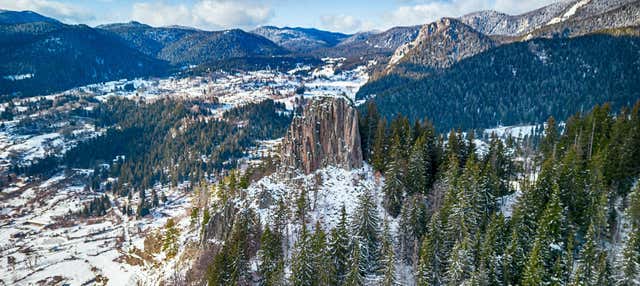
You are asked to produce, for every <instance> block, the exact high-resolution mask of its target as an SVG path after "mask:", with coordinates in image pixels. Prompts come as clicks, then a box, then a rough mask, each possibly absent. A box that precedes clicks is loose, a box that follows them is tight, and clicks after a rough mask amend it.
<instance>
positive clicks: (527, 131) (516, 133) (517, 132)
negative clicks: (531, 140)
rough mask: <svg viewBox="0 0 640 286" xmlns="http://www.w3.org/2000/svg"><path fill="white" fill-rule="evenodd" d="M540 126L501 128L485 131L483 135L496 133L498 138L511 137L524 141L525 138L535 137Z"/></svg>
mask: <svg viewBox="0 0 640 286" xmlns="http://www.w3.org/2000/svg"><path fill="white" fill-rule="evenodd" d="M539 126H540V125H516V126H499V127H495V128H489V129H485V130H484V132H483V133H484V134H485V135H488V136H490V135H491V134H493V133H495V134H496V136H498V138H507V137H509V136H511V137H513V138H518V139H522V138H524V137H525V136H531V135H533V132H534V131H535V129H536V128H537V127H539Z"/></svg>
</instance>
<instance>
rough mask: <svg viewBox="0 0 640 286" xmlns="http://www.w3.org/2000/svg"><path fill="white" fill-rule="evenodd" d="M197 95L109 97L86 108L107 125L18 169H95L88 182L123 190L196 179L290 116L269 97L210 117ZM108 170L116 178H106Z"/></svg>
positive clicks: (279, 128)
mask: <svg viewBox="0 0 640 286" xmlns="http://www.w3.org/2000/svg"><path fill="white" fill-rule="evenodd" d="M210 112H211V111H210V106H209V105H207V104H206V103H202V102H199V101H180V100H171V99H162V100H157V101H154V102H153V103H143V102H138V101H134V100H127V99H118V98H110V99H109V100H108V101H107V102H105V103H103V104H100V105H99V106H98V107H97V108H95V109H94V110H92V111H86V110H85V111H83V116H85V117H88V118H92V119H93V120H95V122H96V126H99V127H105V128H106V129H107V130H106V131H105V132H104V133H102V134H100V135H98V136H96V137H94V138H91V139H88V140H86V141H83V142H81V143H79V144H78V145H76V146H75V147H73V148H72V149H70V150H69V151H67V152H66V153H65V155H64V157H62V158H59V157H57V156H50V157H47V158H44V159H42V160H40V161H39V162H38V163H36V164H34V165H32V166H28V167H20V168H18V167H16V171H18V172H22V173H26V174H30V175H37V174H38V172H50V171H51V170H55V169H56V168H57V166H59V165H64V166H66V167H70V168H85V169H87V168H90V169H94V174H93V178H92V182H91V184H90V186H92V187H93V188H94V189H97V188H105V189H104V190H109V191H112V192H114V193H116V194H118V195H121V196H127V195H128V194H129V192H131V191H141V190H146V189H150V188H151V187H153V186H154V185H155V184H157V183H163V184H165V183H171V184H173V185H177V184H178V183H180V182H183V181H186V180H190V181H193V182H198V181H201V180H205V179H208V178H209V177H208V176H211V175H213V174H215V173H216V172H219V171H220V170H222V169H223V168H230V167H233V166H235V164H236V161H237V159H239V158H241V157H244V156H245V150H246V148H248V147H250V146H253V144H254V142H255V140H262V139H273V138H278V137H281V136H283V135H284V133H285V132H286V128H287V127H288V125H289V123H290V121H291V116H290V115H289V114H288V113H287V112H285V106H284V105H283V104H280V103H276V102H274V101H271V100H267V101H263V102H261V103H255V104H248V105H246V106H243V107H240V108H238V109H231V110H229V111H226V112H225V113H224V114H223V116H222V119H221V120H217V119H212V118H211V117H210V115H211V113H210ZM107 178H117V180H116V181H114V182H108V183H107V184H101V182H103V181H105V180H106V179H107Z"/></svg>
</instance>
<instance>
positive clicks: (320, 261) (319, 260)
mask: <svg viewBox="0 0 640 286" xmlns="http://www.w3.org/2000/svg"><path fill="white" fill-rule="evenodd" d="M311 253H312V257H311V259H312V267H313V272H314V273H315V274H314V279H313V283H312V285H314V286H319V285H335V284H336V283H337V280H336V279H335V276H336V275H335V271H334V269H333V263H332V261H331V257H330V256H329V253H328V247H327V235H326V233H325V232H324V230H323V229H322V226H321V225H320V221H316V226H315V232H314V233H313V236H312V237H311Z"/></svg>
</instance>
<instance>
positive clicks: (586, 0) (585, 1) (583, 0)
mask: <svg viewBox="0 0 640 286" xmlns="http://www.w3.org/2000/svg"><path fill="white" fill-rule="evenodd" d="M589 2H591V0H580V1H578V2H576V4H574V5H573V6H571V7H570V8H569V10H567V12H565V13H564V14H562V16H560V17H555V18H553V19H551V20H550V21H549V22H548V23H547V25H553V24H557V23H560V22H564V21H566V20H567V19H569V18H571V16H573V15H574V14H575V13H576V11H578V9H580V7H582V6H584V5H587V4H589Z"/></svg>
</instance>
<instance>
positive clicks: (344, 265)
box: [329, 205, 349, 285]
mask: <svg viewBox="0 0 640 286" xmlns="http://www.w3.org/2000/svg"><path fill="white" fill-rule="evenodd" d="M329 254H330V256H331V258H332V260H333V261H332V262H333V266H332V268H333V270H334V271H335V279H336V281H337V282H336V284H338V285H341V284H342V282H343V281H344V278H345V276H346V274H347V271H349V231H348V229H347V211H346V210H345V207H344V205H343V206H342V208H341V210H340V221H339V222H338V225H337V226H336V227H335V228H334V229H333V230H332V231H331V238H330V241H329Z"/></svg>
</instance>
